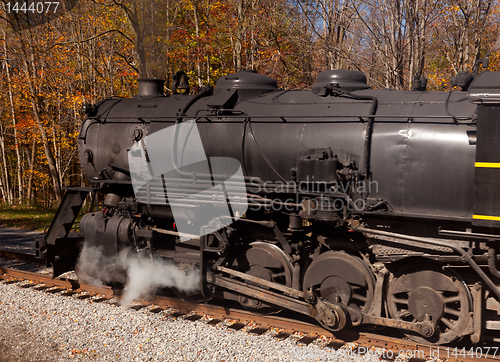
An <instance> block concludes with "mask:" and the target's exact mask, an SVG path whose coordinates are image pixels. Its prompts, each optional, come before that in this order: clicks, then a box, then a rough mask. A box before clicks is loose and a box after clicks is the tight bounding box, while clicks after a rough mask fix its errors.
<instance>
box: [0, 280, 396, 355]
mask: <svg viewBox="0 0 500 362" xmlns="http://www.w3.org/2000/svg"><path fill="white" fill-rule="evenodd" d="M0 326H1V331H2V333H0V361H2V362H3V361H64V360H83V361H87V360H97V361H103V360H105V361H217V362H220V361H225V362H228V361H294V362H295V361H360V362H361V361H365V362H368V361H380V359H379V356H377V355H376V354H375V353H373V354H368V355H364V356H361V357H359V356H355V355H354V356H353V355H350V354H349V353H347V350H348V347H347V346H343V347H341V349H339V350H338V351H335V350H332V349H330V348H324V347H323V346H322V345H321V342H317V343H316V342H313V343H312V344H310V345H308V346H303V345H298V344H297V343H296V342H295V340H294V338H288V339H285V340H277V339H274V338H273V336H272V334H273V333H272V332H266V333H265V334H263V335H260V336H256V335H252V334H249V333H248V332H245V331H234V330H230V329H227V328H226V327H225V326H223V325H220V324H219V325H216V326H211V325H207V324H206V322H205V321H196V322H192V321H186V320H183V319H182V318H177V319H175V318H172V317H169V316H168V315H167V314H166V313H164V312H160V313H157V314H155V313H151V312H150V311H149V310H148V308H143V309H141V310H139V311H135V310H132V309H128V308H124V307H121V306H118V305H113V304H110V303H108V302H104V303H95V302H92V301H91V300H89V299H87V300H79V299H77V298H75V297H74V296H68V297H64V296H60V295H57V294H54V295H53V294H48V293H46V292H43V291H35V290H32V289H30V288H27V289H24V288H20V287H19V286H18V285H17V284H4V283H3V282H0ZM405 359H406V358H405ZM405 359H401V358H399V357H398V358H397V359H396V360H398V361H402V360H405Z"/></svg>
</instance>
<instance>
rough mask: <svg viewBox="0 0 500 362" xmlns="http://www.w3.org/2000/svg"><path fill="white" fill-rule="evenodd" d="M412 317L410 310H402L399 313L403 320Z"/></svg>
mask: <svg viewBox="0 0 500 362" xmlns="http://www.w3.org/2000/svg"><path fill="white" fill-rule="evenodd" d="M410 315H411V313H410V311H409V310H400V311H399V312H398V318H401V319H403V318H404V317H408V316H410Z"/></svg>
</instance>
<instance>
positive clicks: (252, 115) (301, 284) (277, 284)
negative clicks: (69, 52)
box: [37, 70, 500, 344]
mask: <svg viewBox="0 0 500 362" xmlns="http://www.w3.org/2000/svg"><path fill="white" fill-rule="evenodd" d="M175 79H176V82H175V84H174V86H173V94H172V95H170V96H165V95H164V93H163V87H164V86H163V81H158V80H146V79H145V80H139V93H138V95H137V96H135V97H134V98H131V99H122V98H110V99H106V100H103V101H102V102H100V103H98V104H96V105H86V106H85V113H86V118H85V121H84V122H83V125H82V128H81V131H80V134H79V137H78V151H79V158H80V163H81V167H82V169H83V172H84V174H85V177H86V178H87V180H88V182H89V185H90V186H89V187H80V186H78V187H67V188H66V190H67V191H66V196H65V198H64V200H63V202H62V204H61V206H60V208H59V210H58V212H57V214H56V216H55V218H54V220H53V222H52V224H51V227H50V228H49V229H48V231H47V233H46V234H45V235H44V238H43V240H40V241H38V242H37V256H38V257H40V258H46V259H47V263H48V264H50V265H51V266H52V267H53V268H54V275H59V274H61V273H62V272H64V271H67V270H70V269H73V268H74V267H75V263H76V269H77V272H78V271H79V270H78V267H79V266H78V262H77V260H78V259H77V258H78V253H79V252H80V250H81V248H82V245H84V244H85V245H93V246H96V247H100V248H101V250H102V251H103V255H104V259H103V261H102V263H104V264H105V263H106V260H107V258H109V260H111V258H114V257H116V256H117V255H118V254H119V253H122V252H123V251H124V250H125V251H126V252H127V253H137V254H143V255H145V256H147V257H148V258H152V259H154V258H162V259H165V260H170V261H172V262H174V263H175V265H177V267H178V268H180V269H181V270H191V271H196V272H197V273H199V290H197V292H196V293H178V294H179V295H180V296H181V297H183V298H186V299H190V300H197V301H200V302H201V301H206V300H209V299H225V300H233V301H235V302H238V303H240V304H241V305H243V306H244V307H246V308H248V309H251V310H253V311H255V312H257V313H259V312H261V313H272V312H276V311H278V310H281V309H288V310H292V311H295V312H297V313H300V314H304V315H307V316H309V317H311V318H314V319H315V320H316V321H317V322H318V323H320V324H321V325H322V326H323V327H325V328H326V329H328V330H330V331H339V330H342V329H344V328H356V327H358V328H361V327H360V326H361V325H375V326H383V327H390V328H394V329H398V330H401V331H402V332H404V333H405V334H407V335H408V336H410V338H412V339H414V340H417V341H421V342H425V343H431V344H444V343H449V342H451V341H454V340H456V339H459V338H461V337H463V336H470V338H471V340H472V342H474V343H477V342H479V340H481V339H484V338H489V339H491V340H497V339H498V338H500V335H499V331H500V318H499V316H498V314H499V313H500V312H499V311H500V309H499V308H498V307H499V301H500V290H499V289H498V285H499V283H500V272H499V271H498V270H497V262H498V259H499V258H498V252H499V243H498V241H499V240H500V233H499V230H500V229H499V227H500V203H499V201H500V188H499V187H498V186H499V185H498V184H499V183H500V177H498V176H499V173H500V72H485V73H482V74H481V75H479V76H476V77H475V78H474V79H473V77H472V76H464V75H463V74H462V80H463V81H462V82H461V84H460V85H461V87H462V90H455V91H449V92H444V91H440V92H437V91H433V92H430V91H425V87H423V86H422V85H421V83H422V82H420V80H419V79H416V81H415V83H414V89H413V90H412V91H395V90H387V89H384V90H375V89H371V88H370V87H369V86H368V85H367V83H366V77H365V75H364V74H363V73H361V72H358V71H353V70H336V71H325V72H322V73H321V74H320V75H319V76H318V78H317V80H316V84H315V85H314V86H313V87H312V88H311V89H310V90H303V91H290V90H283V89H279V88H278V87H277V83H276V81H275V80H273V79H272V78H269V77H267V76H264V75H261V74H257V73H255V72H253V71H240V72H238V73H236V74H230V75H227V76H223V77H221V78H220V79H219V80H218V81H217V83H216V86H215V88H211V87H205V88H202V89H201V90H200V91H199V92H198V93H197V94H195V95H191V94H189V89H187V88H188V86H187V83H186V82H185V74H183V73H182V72H179V73H177V74H176V77H175ZM89 193H90V194H91V195H92V198H93V199H95V195H102V200H103V201H102V207H101V209H100V210H99V211H92V210H90V211H89V212H88V213H87V214H85V215H84V216H83V218H82V219H81V222H80V233H77V234H74V233H70V229H71V228H72V226H73V223H74V220H75V218H76V215H77V214H78V212H79V210H80V208H81V205H82V203H83V200H84V199H85V198H86V197H87V195H88V194H89ZM78 274H79V276H81V277H82V278H83V279H85V278H86V277H92V276H88V275H86V274H85V271H81V270H80V272H79V273H78ZM119 274H120V273H118V272H117V276H116V280H112V279H113V278H110V280H104V281H105V282H115V281H119V280H123V278H124V276H123V275H121V276H120V275H119ZM125 277H126V276H125Z"/></svg>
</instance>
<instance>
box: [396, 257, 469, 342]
mask: <svg viewBox="0 0 500 362" xmlns="http://www.w3.org/2000/svg"><path fill="white" fill-rule="evenodd" d="M387 304H388V308H389V313H390V315H391V318H394V319H398V320H404V321H407V322H421V321H423V320H424V319H425V318H426V316H427V318H429V317H430V319H431V322H433V323H435V325H436V332H435V333H434V335H433V336H431V337H428V338H424V337H422V336H421V335H419V334H412V333H411V332H408V333H407V336H408V337H409V338H410V339H413V340H414V341H416V342H420V343H432V344H435V345H439V344H444V343H449V342H452V341H453V340H455V339H457V338H459V337H460V336H461V335H462V332H463V331H464V329H465V328H466V326H467V321H468V317H469V312H470V307H471V298H470V292H469V289H468V288H467V286H466V285H465V284H464V282H463V281H462V280H461V279H460V278H459V277H458V275H456V274H455V273H453V272H452V271H450V270H449V269H443V268H442V266H441V265H440V264H437V263H429V262H426V263H413V264H409V265H407V266H405V267H403V268H402V269H401V270H400V271H399V272H398V273H397V274H396V277H395V278H394V279H393V281H392V282H391V284H390V285H389V291H388V297H387Z"/></svg>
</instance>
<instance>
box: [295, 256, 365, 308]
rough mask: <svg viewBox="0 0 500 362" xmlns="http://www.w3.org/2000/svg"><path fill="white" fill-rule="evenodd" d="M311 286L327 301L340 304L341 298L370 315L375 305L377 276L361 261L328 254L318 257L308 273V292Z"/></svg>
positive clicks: (305, 288) (305, 277) (305, 276)
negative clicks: (369, 312)
mask: <svg viewBox="0 0 500 362" xmlns="http://www.w3.org/2000/svg"><path fill="white" fill-rule="evenodd" d="M311 287H313V289H315V290H316V291H317V292H318V295H319V296H321V297H322V298H324V299H326V300H329V301H331V302H336V300H335V299H336V297H337V296H338V297H339V298H340V301H341V302H343V303H345V304H347V305H349V306H351V307H355V308H358V309H359V310H361V311H362V312H364V313H367V312H368V311H369V310H370V308H371V306H372V303H373V296H374V290H375V277H374V275H373V273H372V272H371V270H370V269H369V267H368V266H367V265H366V264H365V263H364V262H363V261H362V260H361V259H360V258H358V257H355V256H353V255H350V254H346V253H343V252H337V251H327V252H325V253H323V254H321V255H320V256H318V257H317V258H315V259H314V261H313V262H312V263H311V265H309V267H308V268H307V270H306V273H305V275H304V283H303V290H304V292H307V291H308V290H309V288H311ZM347 288H348V289H347Z"/></svg>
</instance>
